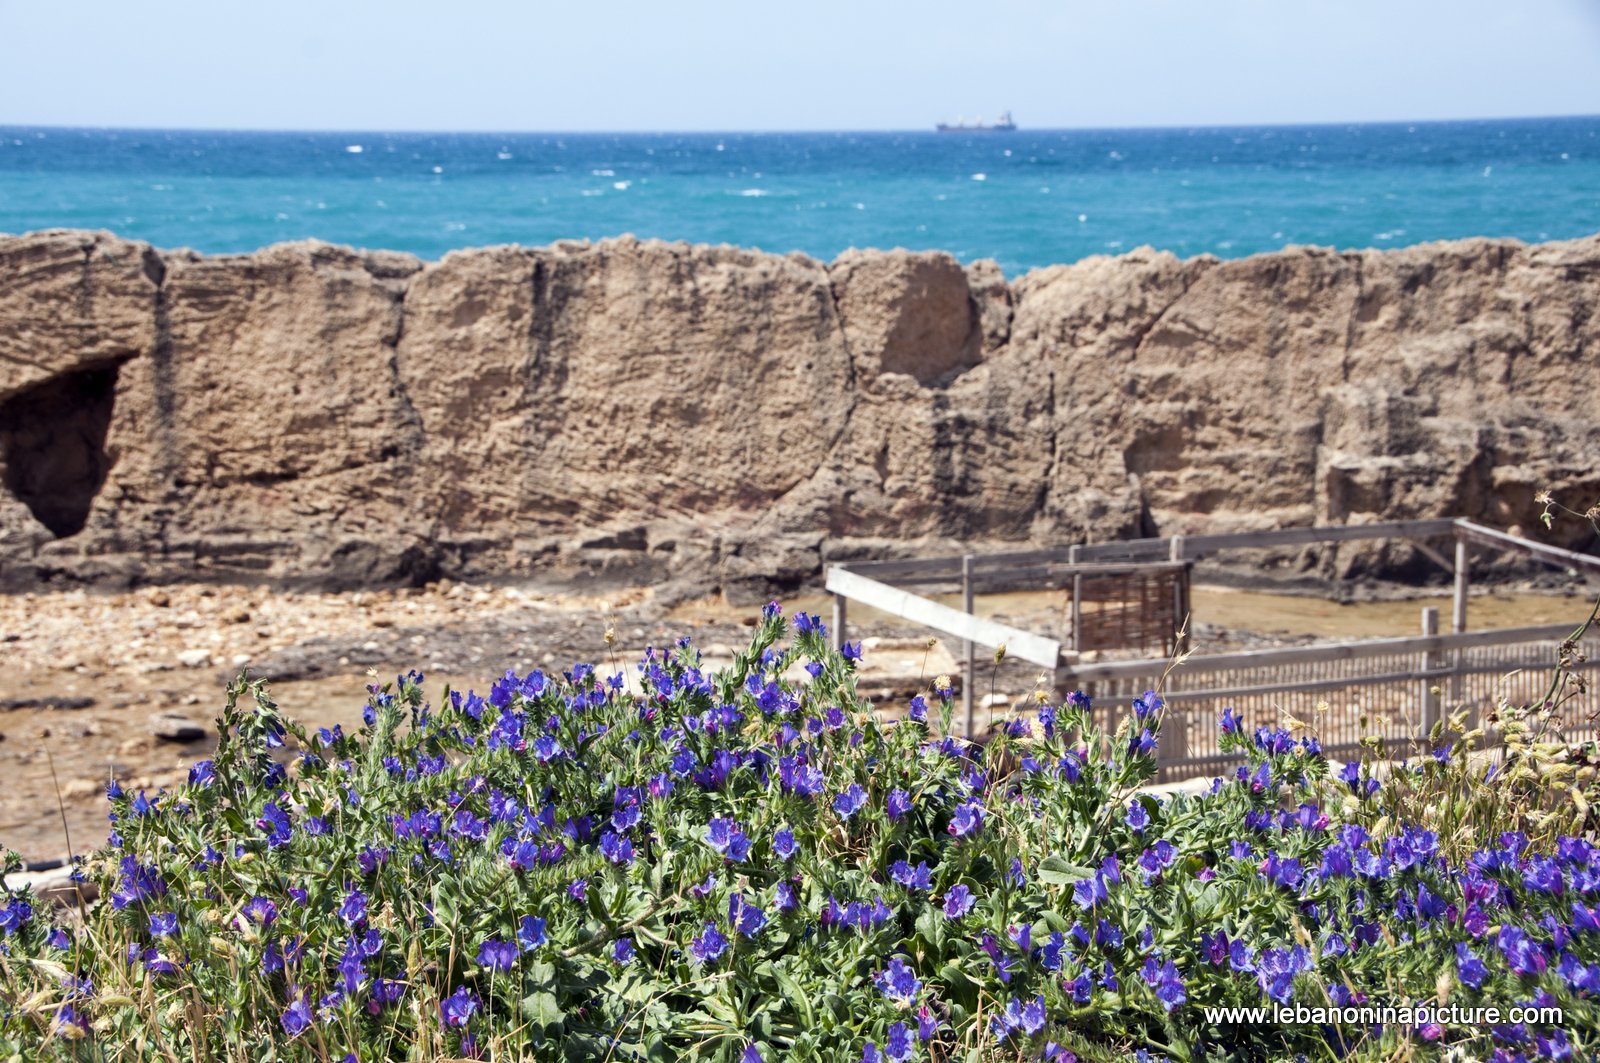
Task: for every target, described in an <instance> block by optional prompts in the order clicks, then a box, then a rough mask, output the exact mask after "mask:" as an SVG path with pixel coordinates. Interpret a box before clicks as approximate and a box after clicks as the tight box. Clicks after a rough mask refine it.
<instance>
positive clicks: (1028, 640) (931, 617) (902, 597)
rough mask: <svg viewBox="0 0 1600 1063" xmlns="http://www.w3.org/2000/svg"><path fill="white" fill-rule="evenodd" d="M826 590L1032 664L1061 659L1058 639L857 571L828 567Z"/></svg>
mask: <svg viewBox="0 0 1600 1063" xmlns="http://www.w3.org/2000/svg"><path fill="white" fill-rule="evenodd" d="M827 589H828V592H829V593H831V594H842V595H844V596H845V597H846V598H853V599H855V600H856V601H858V602H860V603H861V604H863V605H870V606H872V607H873V608H874V609H881V610H882V611H883V612H885V613H889V614H890V615H891V616H898V617H900V618H902V619H904V620H910V621H913V622H914V623H918V624H921V625H923V626H924V627H931V628H933V629H934V630H935V631H942V632H944V633H945V634H947V635H953V636H954V637H956V638H958V639H965V640H967V641H969V642H976V643H978V644H979V645H980V646H987V647H989V648H990V649H995V648H998V647H1000V646H1004V647H1005V648H1006V655H1007V656H1008V657H1019V658H1021V659H1022V660H1024V661H1028V662H1030V663H1032V664H1037V665H1041V666H1043V667H1045V668H1050V669H1054V668H1055V667H1056V665H1057V664H1059V663H1060V661H1061V643H1059V642H1057V641H1056V640H1055V639H1047V638H1044V637H1042V636H1040V635H1034V634H1032V633H1030V632H1027V631H1023V630H1021V629H1019V628H1014V627H1010V626H1008V625H1006V624H1000V623H996V622H995V621H993V620H986V619H984V618H983V617H978V616H969V615H967V614H966V613H963V612H961V610H959V609H952V608H950V607H949V606H947V605H940V604H939V603H938V602H932V601H929V600H928V599H926V598H923V597H920V596H918V595H915V594H912V593H911V592H910V591H904V590H900V589H899V588H898V587H891V586H889V585H888V584H887V583H880V582H878V581H877V580H875V579H868V578H867V577H866V576H863V575H861V574H860V573H857V572H851V571H849V570H848V569H843V568H839V567H837V566H835V567H833V568H830V569H829V570H828V584H827Z"/></svg>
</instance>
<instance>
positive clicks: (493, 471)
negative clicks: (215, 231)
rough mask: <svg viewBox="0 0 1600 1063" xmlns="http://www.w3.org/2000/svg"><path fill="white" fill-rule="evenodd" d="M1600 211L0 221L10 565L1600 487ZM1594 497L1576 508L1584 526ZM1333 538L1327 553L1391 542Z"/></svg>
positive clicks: (386, 574)
mask: <svg viewBox="0 0 1600 1063" xmlns="http://www.w3.org/2000/svg"><path fill="white" fill-rule="evenodd" d="M1597 301H1600V237H1597V238H1591V239H1587V240H1579V241H1572V242H1567V243H1556V244H1545V245H1538V246H1533V247H1525V246H1523V245H1521V244H1518V243H1515V242H1510V241H1490V240H1470V241H1463V242H1459V243H1452V244H1435V245H1425V246H1419V247H1414V248H1408V249H1405V250H1401V251H1387V252H1373V251H1367V252H1346V253H1335V252H1331V251H1325V250H1317V249H1291V250H1287V251H1283V252H1279V253H1275V254H1269V255H1258V256H1255V257H1253V258H1247V259H1242V260H1236V261H1228V262H1219V261H1217V260H1214V259H1210V258H1200V259H1193V260H1189V261H1180V260H1178V259H1176V258H1174V257H1172V256H1171V255H1167V254H1162V253H1156V252H1152V251H1148V250H1141V251H1136V252H1133V253H1132V254H1128V255H1124V256H1121V257H1118V258H1093V259H1088V260H1085V261H1083V262H1079V263H1076V264H1074V265H1070V266H1056V267H1051V268H1049V269H1044V270H1039V271H1036V272H1034V273H1031V274H1028V275H1026V276H1024V277H1021V278H1019V279H1018V280H1016V281H1015V282H1013V283H1010V284H1007V283H1006V281H1005V280H1004V278H1003V277H1002V276H1000V274H999V271H998V270H997V269H995V268H994V267H993V265H992V264H986V263H978V264H975V265H973V266H970V267H965V268H963V267H962V266H961V265H960V264H959V263H957V262H956V261H955V260H954V259H952V258H950V257H949V256H946V255H941V254H928V253H917V254H913V253H908V252H888V253H879V252H850V253H847V254H845V255H843V256H841V257H840V258H839V259H838V260H837V261H835V262H834V263H832V264H831V265H825V264H822V263H818V262H816V261H813V260H811V259H808V258H805V257H804V256H800V255H790V256H783V257H780V256H775V255H767V254H761V253H757V252H749V251H741V250H735V249H729V248H708V247H689V246H687V245H681V244H663V243H659V242H644V243H641V242H638V241H634V240H631V239H623V240H616V241H605V242H602V243H599V244H576V243H571V244H557V245H555V246H552V247H548V248H538V249H522V248H486V249H481V250H473V251H463V252H457V253H453V254H450V255H447V256H446V257H445V258H444V259H443V260H441V261H439V262H437V263H431V264H425V263H422V262H420V261H418V260H416V259H413V258H410V257H409V256H404V255H397V254H389V253H358V252H354V251H350V250H347V249H343V248H336V247H331V246H328V245H324V244H316V243H304V244H287V245H281V246H277V247H273V248H268V249H266V250H264V251H261V252H258V253H255V254H251V255H240V256H225V257H215V258H207V257H201V256H197V255H194V254H191V253H187V252H171V253H168V252H159V251H156V250H154V249H151V248H149V247H147V246H145V245H142V244H138V243H132V242H128V241H122V240H118V239H116V238H114V237H112V236H109V235H107V234H93V233H79V232H51V233H41V234H35V235H30V236H24V237H14V238H3V239H0V487H3V489H0V585H4V586H8V587H19V586H27V585H31V584H34V583H37V582H40V581H45V580H53V579H82V580H101V581H114V582H119V583H127V582H137V581H159V580H184V579H250V580H267V581H280V582H288V583H294V582H305V583H316V584H352V583H365V582H373V581H391V580H407V579H410V580H418V579H426V578H428V577H430V576H432V575H435V574H451V575H458V576H466V577H495V576H506V577H516V578H524V577H529V576H546V577H548V578H550V579H552V580H555V581H564V580H570V579H574V578H579V577H594V576H601V577H606V578H611V579H616V580H628V581H647V582H667V581H671V582H674V583H676V585H677V586H679V587H680V588H681V589H683V590H698V591H704V590H710V589H714V588H717V587H722V588H725V589H728V590H731V591H735V592H738V591H744V592H749V593H758V592H762V591H765V590H767V589H769V588H772V587H777V586H783V585H792V584H794V583H796V582H798V581H801V580H803V579H805V578H807V577H809V576H811V575H813V574H815V573H816V572H817V570H818V569H819V567H820V564H821V562H822V560H823V559H824V557H825V556H834V557H848V556H860V555H863V554H871V553H879V552H883V551H903V550H907V549H912V548H921V549H954V548H958V547H965V546H970V547H973V548H978V549H981V548H984V547H988V546H995V545H998V544H1002V543H1014V542H1021V541H1037V542H1070V541H1076V540H1078V539H1080V538H1085V537H1087V538H1090V539H1103V538H1111V537H1115V536H1120V535H1127V534H1154V533H1166V532H1171V531H1182V532H1186V533H1194V532H1200V531H1205V530H1222V529H1228V528H1242V527H1266V526H1274V525H1281V524H1304V523H1312V522H1343V521H1363V520H1371V519H1384V518H1398V517H1420V516H1443V515H1466V516H1471V517H1475V518H1477V519H1480V520H1484V521H1486V522H1488V523H1491V524H1494V525H1498V526H1502V527H1505V526H1512V525H1519V524H1520V525H1523V526H1524V527H1531V526H1532V524H1533V519H1534V517H1535V515H1536V513H1537V507H1536V506H1535V504H1534V502H1533V495H1534V493H1535V492H1536V491H1537V490H1539V489H1541V488H1545V487H1549V488H1551V489H1553V490H1555V491H1557V492H1558V493H1559V494H1561V495H1563V496H1565V497H1569V498H1572V499H1576V500H1583V501H1585V502H1587V501H1589V500H1592V498H1593V497H1594V496H1595V495H1596V494H1597V493H1600V462H1597V460H1596V455H1597V452H1600V451H1597V444H1600V406H1597V405H1596V400H1595V396H1596V395H1597V394H1600V319H1596V318H1595V315H1594V308H1595V306H1596V303H1597ZM1576 534H1577V529H1571V530H1570V531H1569V541H1572V540H1571V536H1573V535H1576ZM1406 561H1407V557H1406V555H1405V552H1404V550H1403V549H1402V550H1401V551H1400V553H1398V554H1395V553H1392V552H1376V553H1375V552H1373V551H1372V550H1370V549H1369V550H1346V551H1345V552H1344V553H1342V554H1341V555H1340V560H1339V562H1338V566H1337V567H1338V568H1339V569H1340V570H1343V571H1360V570H1362V569H1363V568H1365V567H1371V566H1374V565H1383V564H1389V565H1392V564H1396V563H1399V564H1403V563H1405V562H1406Z"/></svg>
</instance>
